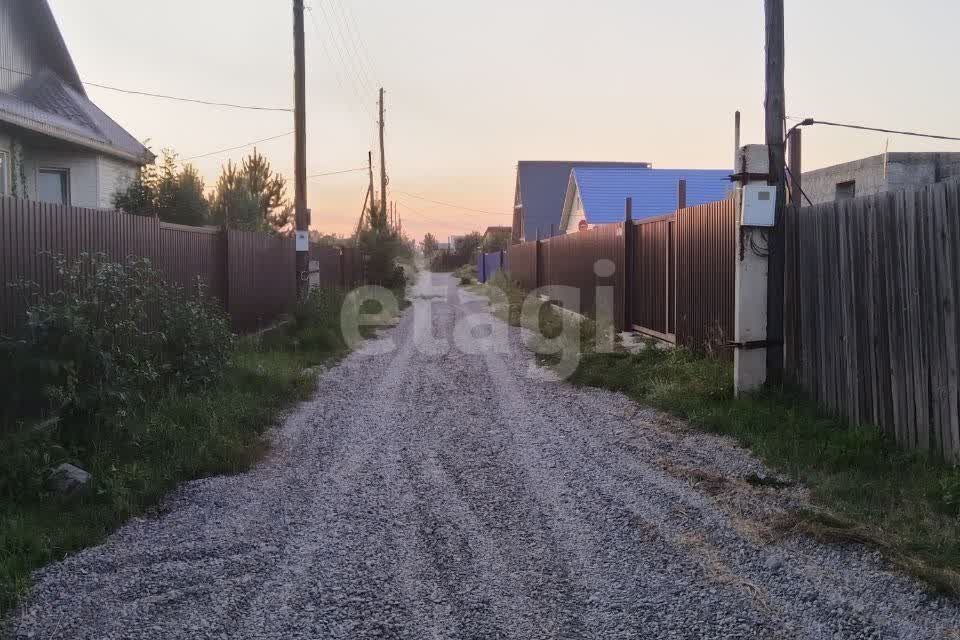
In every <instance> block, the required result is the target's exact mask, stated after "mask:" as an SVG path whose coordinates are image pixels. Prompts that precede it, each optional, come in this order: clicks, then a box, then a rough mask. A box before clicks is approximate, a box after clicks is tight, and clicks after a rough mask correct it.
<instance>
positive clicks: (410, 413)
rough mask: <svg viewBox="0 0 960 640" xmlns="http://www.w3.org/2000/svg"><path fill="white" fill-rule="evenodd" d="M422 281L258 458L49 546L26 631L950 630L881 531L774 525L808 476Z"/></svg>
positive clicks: (947, 609)
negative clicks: (615, 387)
mask: <svg viewBox="0 0 960 640" xmlns="http://www.w3.org/2000/svg"><path fill="white" fill-rule="evenodd" d="M410 297H411V300H412V301H413V302H414V307H413V308H411V309H408V310H407V311H406V312H405V314H404V317H403V319H402V321H401V323H400V325H399V326H397V327H395V328H393V329H389V330H387V331H384V332H383V333H382V334H381V335H380V338H379V339H377V340H375V341H371V342H370V343H368V345H367V347H366V348H365V349H364V350H363V351H362V352H357V353H354V354H353V355H351V356H350V357H349V358H347V359H346V360H345V361H343V362H342V363H340V364H339V365H338V366H336V367H335V368H333V369H331V370H329V371H327V372H326V373H324V374H323V375H322V378H321V380H320V385H319V390H318V392H317V395H316V397H315V399H314V400H312V401H311V402H309V403H306V404H304V405H302V406H301V407H300V408H298V409H297V410H296V412H295V413H293V414H292V415H290V416H289V418H288V419H287V420H286V421H285V422H284V424H283V425H281V426H280V427H279V428H278V429H277V430H276V432H275V433H274V449H273V453H272V454H271V456H270V457H269V459H268V460H266V461H265V462H264V463H263V464H261V465H260V466H258V467H257V468H256V469H255V470H254V471H252V472H250V473H247V474H244V475H240V476H236V477H218V478H211V479H208V480H202V481H197V482H192V483H189V484H187V485H184V486H183V487H182V488H181V489H180V490H179V491H177V492H176V493H175V494H174V495H172V496H170V498H169V499H168V501H167V504H166V508H165V509H164V510H163V512H162V515H159V516H157V517H154V518H149V519H139V520H135V521H133V522H131V523H129V524H128V525H127V526H125V527H124V528H123V529H121V530H120V531H119V532H117V533H116V534H115V535H113V536H112V537H110V539H109V540H108V541H107V542H106V543H105V544H103V545H102V546H100V547H97V548H94V549H90V550H87V551H85V552H83V553H80V554H77V555H75V556H73V557H71V558H69V559H67V560H66V561H64V562H61V563H59V564H56V565H53V566H50V567H48V568H47V569H45V570H43V571H41V572H40V573H39V574H38V576H37V578H38V579H37V584H36V587H35V589H34V591H33V594H32V596H31V599H30V600H29V602H28V603H27V605H25V606H24V607H23V609H22V610H21V611H20V612H19V613H18V614H17V616H16V618H15V619H14V627H13V633H14V636H15V637H16V638H43V639H45V640H46V639H51V640H52V639H56V638H64V639H71V640H79V639H107V638H110V639H112V638H136V639H139V638H156V639H158V640H159V639H163V640H170V639H187V638H189V639H191V640H195V639H201V638H216V639H220V638H230V639H254V638H256V639H277V640H279V639H284V640H296V639H320V638H416V639H419V638H523V639H527V638H602V639H605V640H608V639H614V638H764V639H771V638H951V637H954V638H957V637H960V631H958V628H960V613H958V611H960V610H958V607H957V605H956V604H955V603H953V602H951V601H948V600H945V599H942V598H938V597H932V596H928V595H926V593H925V592H924V590H923V589H922V588H921V587H920V585H918V584H917V583H915V582H913V581H911V580H908V579H906V578H904V577H901V576H899V575H898V574H896V573H894V572H892V571H891V569H890V568H889V567H888V566H887V565H886V564H885V563H884V562H883V561H882V560H881V559H880V557H879V556H878V555H877V554H876V553H874V552H872V551H871V550H869V549H865V548H861V547H858V546H854V545H850V546H823V545H820V544H818V543H815V542H813V541H811V540H809V539H806V538H802V537H798V536H790V535H774V534H772V533H771V531H770V529H769V526H768V525H770V524H771V523H772V522H773V521H774V520H775V519H776V518H777V516H778V515H779V514H782V513H783V512H784V511H785V510H787V509H790V508H791V507H794V506H796V505H797V504H799V503H801V502H802V501H803V500H804V495H803V492H802V490H799V489H789V490H779V491H778V490H775V489H770V488H756V487H753V486H751V485H750V484H748V483H747V482H745V481H744V478H745V477H746V476H748V475H749V474H751V473H758V474H764V473H765V470H764V469H763V467H762V465H760V464H759V463H758V462H757V461H756V460H755V459H753V458H752V457H751V456H750V455H749V454H748V453H746V452H744V451H743V450H741V449H739V448H737V447H736V446H734V445H733V444H732V443H731V442H729V441H726V440H724V439H721V438H717V437H714V436H710V435H706V434H702V433H698V432H696V431H693V430H689V429H686V428H685V427H684V425H682V424H678V423H676V422H675V421H672V420H670V419H668V418H666V417H664V416H662V415H660V414H658V413H656V412H653V411H651V410H649V409H646V408H644V407H640V406H637V405H636V404H634V403H633V402H631V401H630V400H628V399H627V398H625V397H624V396H622V395H619V394H615V393H609V392H605V391H600V390H588V389H577V388H574V387H572V386H570V385H568V384H566V383H558V382H555V381H550V380H549V376H547V375H545V374H544V373H543V372H542V371H539V370H538V369H537V368H536V366H535V365H534V362H533V360H532V358H531V355H530V353H529V352H528V351H527V350H526V349H525V348H524V347H523V336H522V335H521V333H520V332H519V331H518V330H516V329H512V328H511V329H509V346H510V348H509V349H506V350H503V349H499V350H494V349H486V350H485V347H487V346H490V345H491V344H492V343H491V341H490V339H489V338H484V337H482V336H483V335H484V334H483V332H482V331H478V332H477V335H478V336H481V337H475V338H470V339H467V340H466V342H468V343H469V344H470V345H472V346H473V347H474V348H473V349H472V350H473V351H480V353H473V354H467V353H463V352H462V350H457V349H452V348H450V343H451V342H452V336H454V335H455V331H454V327H455V324H456V323H457V321H458V320H460V319H462V318H463V317H464V316H465V314H480V313H483V312H484V310H485V309H486V302H485V300H484V299H481V298H479V297H477V296H475V295H473V294H470V293H468V292H465V291H463V290H461V289H458V288H457V287H456V285H455V283H454V280H453V279H452V278H451V277H449V276H445V275H439V274H421V279H420V282H419V283H418V285H417V288H416V289H415V290H414V291H412V292H411V294H410ZM431 322H432V325H433V329H432V330H433V332H434V334H435V336H436V337H437V340H435V341H432V342H431V341H429V340H425V339H424V337H425V335H427V334H426V331H427V330H429V328H430V324H431ZM496 326H498V327H499V328H500V329H501V330H502V329H503V327H502V325H496ZM391 345H392V346H393V347H394V348H392V349H390V348H389V347H391ZM444 345H445V346H446V348H444ZM469 350H470V349H467V351H469ZM497 351H503V352H502V353H498V352H497Z"/></svg>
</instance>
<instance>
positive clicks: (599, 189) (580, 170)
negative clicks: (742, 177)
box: [570, 166, 732, 224]
mask: <svg viewBox="0 0 960 640" xmlns="http://www.w3.org/2000/svg"><path fill="white" fill-rule="evenodd" d="M731 173H732V172H731V171H729V170H727V171H725V170H714V169H638V168H626V167H607V168H599V167H580V166H578V167H574V169H573V170H572V173H571V176H570V180H571V182H573V181H575V182H576V185H577V189H578V191H579V194H580V201H581V203H582V205H583V211H584V215H585V217H586V219H587V222H588V223H590V224H605V223H610V222H623V220H624V217H625V214H624V203H625V200H626V199H627V198H633V218H634V220H642V219H643V218H651V217H654V216H659V215H664V214H667V213H672V212H674V211H676V209H677V184H678V182H679V181H680V180H686V181H687V206H688V207H692V206H696V205H700V204H706V203H708V202H716V201H718V200H723V199H724V198H726V197H727V196H728V195H729V194H730V192H731V189H732V185H731V182H730V174H731Z"/></svg>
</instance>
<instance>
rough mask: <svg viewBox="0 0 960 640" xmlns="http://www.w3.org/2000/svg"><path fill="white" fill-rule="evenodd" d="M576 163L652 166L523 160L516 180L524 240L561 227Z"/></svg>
mask: <svg viewBox="0 0 960 640" xmlns="http://www.w3.org/2000/svg"><path fill="white" fill-rule="evenodd" d="M574 167H585V168H586V167H596V168H600V167H607V168H613V167H621V168H634V169H641V168H649V167H650V163H648V162H574V161H535V160H521V161H520V162H519V164H518V165H517V184H518V187H519V192H520V202H521V203H522V205H523V207H522V209H521V215H522V216H523V236H524V238H523V239H524V240H534V239H536V236H537V230H538V229H539V231H540V235H541V236H542V237H544V238H545V237H547V236H549V235H550V228H551V225H554V226H555V228H556V230H559V229H560V219H561V217H562V215H563V201H564V198H565V197H566V193H567V182H568V180H569V179H570V171H571V170H572V169H573V168H574Z"/></svg>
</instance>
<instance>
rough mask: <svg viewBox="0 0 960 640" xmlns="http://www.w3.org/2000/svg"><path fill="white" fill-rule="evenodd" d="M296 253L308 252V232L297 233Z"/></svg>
mask: <svg viewBox="0 0 960 640" xmlns="http://www.w3.org/2000/svg"><path fill="white" fill-rule="evenodd" d="M296 238H297V247H296V250H297V251H310V232H309V231H297V234H296Z"/></svg>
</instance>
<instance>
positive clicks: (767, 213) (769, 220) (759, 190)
mask: <svg viewBox="0 0 960 640" xmlns="http://www.w3.org/2000/svg"><path fill="white" fill-rule="evenodd" d="M776 214H777V188H776V187H771V186H768V185H765V184H748V185H746V186H744V187H743V212H742V213H741V216H740V224H741V225H743V226H744V227H772V226H773V224H774V221H775V220H776Z"/></svg>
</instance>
